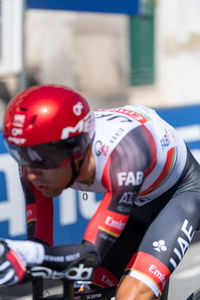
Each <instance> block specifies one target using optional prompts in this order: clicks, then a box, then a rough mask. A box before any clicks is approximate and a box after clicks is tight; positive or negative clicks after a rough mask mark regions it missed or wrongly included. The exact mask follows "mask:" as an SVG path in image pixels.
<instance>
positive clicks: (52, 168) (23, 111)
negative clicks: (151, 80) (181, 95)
mask: <svg viewBox="0 0 200 300" xmlns="http://www.w3.org/2000/svg"><path fill="white" fill-rule="evenodd" d="M4 138H5V141H6V144H7V147H8V150H9V152H10V154H11V155H12V156H13V157H14V158H15V159H16V160H17V162H18V163H19V166H20V176H21V182H22V186H23V189H24V193H25V198H26V208H27V228H28V230H27V231H28V240H26V241H12V240H2V241H1V244H0V245H1V247H0V253H1V260H0V284H13V283H17V282H18V281H19V280H21V279H22V278H23V276H24V273H25V270H26V267H27V266H29V265H43V266H50V267H51V268H54V269H56V270H64V269H65V268H66V266H67V265H68V264H69V263H70V262H71V261H73V260H74V259H75V258H77V257H78V256H79V254H80V251H85V250H84V249H86V248H87V247H88V248H89V249H90V247H92V248H91V249H92V250H91V251H94V252H95V251H97V252H98V253H99V256H98V259H97V264H98V266H97V267H96V269H95V273H94V279H93V280H94V284H97V285H101V286H103V287H106V286H113V285H118V290H117V294H116V299H117V300H139V299H142V300H153V299H157V298H159V297H160V295H161V294H162V292H163V290H164V288H165V285H166V283H167V281H168V279H169V277H170V275H171V273H172V272H173V271H174V269H175V268H176V267H177V265H178V264H179V262H180V261H181V259H182V258H183V256H184V254H185V252H186V250H187V248H188V247H189V245H190V243H191V241H192V237H193V235H194V230H197V229H198V227H199V216H200V214H199V211H200V197H199V193H200V181H199V178H200V168H199V164H198V162H197V161H196V160H195V158H194V157H193V156H192V154H191V152H190V150H189V149H188V148H187V146H186V144H185V143H184V141H183V139H182V138H181V137H180V136H179V134H178V133H177V131H176V130H175V129H174V128H173V127H172V126H170V125H169V124H168V123H167V122H165V121H164V120H163V119H161V118H160V117H159V116H158V114H157V113H156V112H155V111H154V110H153V109H150V108H147V107H142V106H131V105H127V106H124V107H120V108H114V109H101V110H96V111H95V112H93V111H92V110H91V109H90V107H89V105H88V103H87V101H86V100H85V99H84V98H83V97H82V96H81V95H80V94H78V93H77V92H75V91H73V90H71V89H69V88H67V87H63V86H57V85H44V86H36V87H31V88H28V89H27V90H25V91H24V92H21V93H20V94H19V95H17V96H16V97H14V98H13V99H12V101H11V102H10V104H9V105H8V108H7V111H6V114H5V120H4ZM67 187H72V188H74V189H78V190H83V191H84V190H85V191H93V192H99V193H102V194H103V198H102V200H101V203H100V205H99V207H98V209H97V211H96V213H95V214H94V216H93V217H92V219H91V220H90V222H89V224H88V226H87V228H86V231H85V234H84V237H83V243H82V244H81V245H73V246H69V245H63V246H53V234H52V231H53V228H52V227H53V204H52V198H53V197H55V196H58V195H59V194H60V193H61V192H62V191H63V190H64V189H65V188H67ZM66 214H67V211H66ZM81 249H82V250H81Z"/></svg>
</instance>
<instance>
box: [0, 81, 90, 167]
mask: <svg viewBox="0 0 200 300" xmlns="http://www.w3.org/2000/svg"><path fill="white" fill-rule="evenodd" d="M3 130H4V138H5V141H6V144H7V147H8V150H9V151H10V153H11V155H12V156H13V157H14V158H15V159H16V160H18V162H20V164H22V165H27V166H33V167H46V168H49V167H57V166H59V165H60V164H62V162H63V161H68V160H69V159H72V158H73V157H77V156H79V155H80V154H82V153H84V152H85V151H86V149H87V147H88V145H89V144H90V143H91V141H92V138H93V136H94V115H93V112H92V110H91V109H90V107H89V105H88V103H87V101H86V100H85V99H84V98H83V97H82V96H81V95H80V94H78V93H77V92H75V91H73V90H71V89H69V88H67V87H64V86H58V85H42V86H35V87H31V88H28V89H26V90H25V91H23V92H21V93H20V94H18V95H17V96H16V97H14V98H13V99H12V100H11V102H10V103H9V105H8V107H7V110H6V114H5V119H4V125H3Z"/></svg>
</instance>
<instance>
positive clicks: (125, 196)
mask: <svg viewBox="0 0 200 300" xmlns="http://www.w3.org/2000/svg"><path fill="white" fill-rule="evenodd" d="M138 137H140V138H138ZM150 165H151V152H150V149H149V144H148V143H147V138H146V132H145V131H144V130H143V129H142V127H141V128H138V129H135V130H133V132H130V133H129V134H127V135H126V136H125V137H124V138H123V139H122V141H121V142H120V143H119V144H118V145H117V147H116V148H115V150H114V151H113V152H112V153H111V156H110V157H109V159H108V161H107V163H106V165H105V168H104V173H103V178H102V183H103V184H104V186H105V187H106V188H107V190H108V192H107V193H106V194H105V196H104V197H103V199H102V201H101V203H100V205H99V207H98V209H97V211H96V213H95V214H94V216H93V218H92V219H91V221H90V222H89V224H88V226H87V228H86V231H85V235H84V240H86V241H89V242H91V243H94V244H95V245H96V246H97V248H98V250H99V251H100V254H101V257H102V259H103V258H104V257H105V256H106V253H107V252H108V251H109V249H110V248H111V246H112V244H113V243H114V242H115V241H116V240H117V239H118V238H119V237H120V235H121V233H122V231H123V229H124V228H125V226H126V224H127V221H128V219H129V217H130V215H131V211H132V207H133V204H134V201H135V198H136V196H137V194H138V192H139V190H140V186H141V185H142V183H143V180H144V177H145V173H146V172H147V171H148V168H149V166H150Z"/></svg>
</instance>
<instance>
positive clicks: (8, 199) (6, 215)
mask: <svg viewBox="0 0 200 300" xmlns="http://www.w3.org/2000/svg"><path fill="white" fill-rule="evenodd" d="M157 111H158V113H159V115H160V116H161V117H163V118H164V119H165V120H167V121H169V122H170V123H171V124H172V125H173V126H175V127H176V128H177V129H178V130H180V131H181V134H183V137H184V138H185V141H186V142H187V143H188V145H189V147H190V148H191V149H192V151H193V152H194V154H195V155H196V156H197V159H198V158H200V125H199V116H200V105H196V106H185V107H177V108H168V109H158V110H157ZM82 198H83V197H82V192H77V191H73V190H71V189H68V190H66V191H64V192H63V193H62V195H61V196H60V197H57V198H55V199H54V208H55V221H54V242H55V244H57V245H58V244H63V243H65V244H67V243H77V242H80V241H81V238H82V236H83V233H84V230H85V228H86V226H87V223H88V221H89V219H90V218H91V217H92V215H93V213H94V212H95V210H96V209H97V207H98V204H99V201H100V200H101V195H100V194H93V193H88V200H87V201H85V200H83V199H82ZM25 236H26V222H25V205H24V198H23V192H22V189H21V185H20V181H19V176H18V171H17V164H16V162H15V161H14V160H13V159H12V158H11V157H10V155H9V154H8V153H7V150H6V147H5V145H4V142H3V137H2V133H1V132H0V237H2V238H12V239H23V238H25Z"/></svg>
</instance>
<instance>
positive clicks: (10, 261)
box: [0, 240, 26, 285]
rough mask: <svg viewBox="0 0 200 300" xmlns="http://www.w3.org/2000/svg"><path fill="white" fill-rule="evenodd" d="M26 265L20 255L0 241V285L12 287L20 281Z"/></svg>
mask: <svg viewBox="0 0 200 300" xmlns="http://www.w3.org/2000/svg"><path fill="white" fill-rule="evenodd" d="M25 272H26V265H25V263H24V261H23V260H22V258H21V257H20V255H19V254H18V253H17V252H15V251H14V250H13V249H11V248H9V247H8V245H7V243H6V242H5V241H4V240H1V241H0V285H4V284H6V285H14V284H16V283H17V282H19V281H21V280H22V278H23V277H24V274H25Z"/></svg>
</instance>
